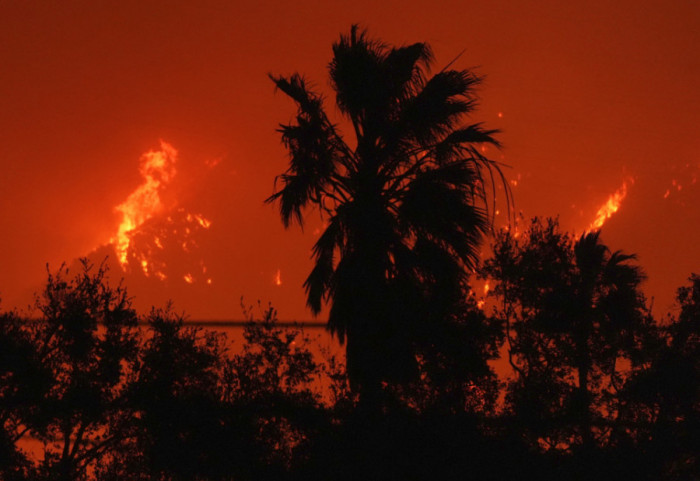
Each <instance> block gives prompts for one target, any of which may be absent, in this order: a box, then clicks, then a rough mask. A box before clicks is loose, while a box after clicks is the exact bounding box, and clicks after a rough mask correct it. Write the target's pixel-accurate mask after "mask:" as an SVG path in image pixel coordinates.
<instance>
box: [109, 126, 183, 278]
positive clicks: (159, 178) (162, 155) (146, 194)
mask: <svg viewBox="0 0 700 481" xmlns="http://www.w3.org/2000/svg"><path fill="white" fill-rule="evenodd" d="M176 161H177V150H175V149H174V148H173V146H172V145H170V144H168V143H167V142H163V141H162V140H161V142H160V150H158V151H153V150H151V151H149V152H146V153H145V154H143V156H141V164H140V165H139V172H140V173H141V177H143V181H142V182H141V185H139V186H138V187H137V188H136V190H135V191H133V192H132V193H131V194H130V195H129V197H127V199H126V200H125V201H124V202H122V203H121V204H119V205H118V206H117V207H116V210H117V211H119V212H121V213H122V221H121V223H120V224H119V229H118V230H117V235H116V236H115V237H114V238H113V239H112V240H111V242H112V243H114V246H115V249H116V251H117V258H118V259H119V263H120V264H121V265H122V268H126V266H127V264H128V262H129V261H128V255H127V253H128V251H129V244H130V242H131V235H132V233H133V232H134V231H135V230H136V229H138V228H139V227H140V226H141V225H143V223H144V222H146V221H147V220H149V219H151V218H152V217H153V216H154V215H156V214H158V213H160V212H161V211H162V210H163V203H162V202H161V199H160V193H161V190H162V189H163V187H165V186H166V185H168V184H169V183H170V181H171V180H172V178H173V176H174V175H175V173H176V170H175V162H176ZM144 263H145V264H144ZM141 264H142V265H141V267H142V268H143V271H144V273H146V274H148V265H147V261H145V260H142V263H141Z"/></svg>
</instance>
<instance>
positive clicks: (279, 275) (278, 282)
mask: <svg viewBox="0 0 700 481" xmlns="http://www.w3.org/2000/svg"><path fill="white" fill-rule="evenodd" d="M275 285H276V286H281V285H282V271H280V270H279V269H277V272H276V273H275Z"/></svg>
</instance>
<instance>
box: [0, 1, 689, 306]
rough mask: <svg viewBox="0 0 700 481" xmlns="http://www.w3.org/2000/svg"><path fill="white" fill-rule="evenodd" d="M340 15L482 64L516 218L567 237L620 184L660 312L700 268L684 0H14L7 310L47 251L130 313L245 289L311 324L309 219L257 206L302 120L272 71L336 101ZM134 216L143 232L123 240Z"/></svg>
mask: <svg viewBox="0 0 700 481" xmlns="http://www.w3.org/2000/svg"><path fill="white" fill-rule="evenodd" d="M353 23H359V24H360V25H361V26H363V27H366V28H368V30H369V32H370V34H371V35H373V36H376V37H379V38H381V39H382V40H384V41H385V42H388V43H391V44H406V43H413V42H417V41H426V42H428V43H430V44H431V45H432V47H433V50H434V53H435V57H436V65H435V69H436V70H439V69H440V68H441V67H442V66H444V65H445V64H447V63H449V62H450V61H452V60H453V59H454V58H455V57H457V56H458V55H459V54H460V53H461V52H462V51H464V53H463V54H462V55H461V56H460V57H459V58H458V60H457V61H456V63H455V64H454V65H453V67H458V68H471V67H475V68H476V69H477V71H478V72H479V73H481V74H482V75H484V76H485V80H484V82H483V85H482V87H481V90H480V95H481V104H480V108H479V110H478V111H477V113H476V114H475V116H474V118H473V120H474V121H483V122H485V124H486V125H487V126H488V127H489V128H497V129H501V130H502V134H501V135H500V137H499V138H500V140H501V141H502V143H503V144H504V148H503V150H502V151H500V152H491V155H492V156H493V157H494V158H495V159H496V160H501V161H502V162H504V163H506V164H508V165H509V166H510V167H509V168H507V169H506V171H505V172H506V175H507V176H508V178H509V180H511V181H513V184H516V183H517V186H514V187H513V193H514V196H515V208H516V211H518V212H522V214H523V215H524V216H525V217H526V218H528V217H530V216H533V215H540V216H554V215H557V214H558V215H559V216H560V219H561V223H562V225H563V226H564V227H565V228H566V229H568V230H572V231H575V232H576V233H578V234H580V233H581V232H582V231H583V230H584V229H587V228H589V226H590V225H591V223H592V222H593V221H594V220H595V218H596V214H597V212H598V209H599V208H600V207H601V206H602V205H603V204H605V203H606V202H607V201H608V199H609V198H610V196H611V195H612V196H614V195H615V194H616V193H617V199H618V200H620V201H621V204H620V206H619V210H618V211H617V212H616V213H615V214H614V215H612V217H610V218H609V219H608V220H607V221H606V222H605V224H604V225H603V229H602V237H603V240H604V241H605V242H606V243H607V244H608V245H609V246H610V247H611V248H613V249H614V250H615V249H622V250H624V251H626V252H635V253H637V254H638V255H639V259H640V262H641V264H642V265H643V266H644V268H645V269H646V271H647V273H648V276H649V281H648V282H647V285H646V286H647V287H646V290H647V294H648V295H649V296H653V297H654V298H655V302H654V312H655V314H657V315H661V314H662V313H664V312H666V311H667V310H668V309H669V308H670V306H671V303H672V299H673V293H674V290H675V289H676V288H677V287H678V286H680V285H682V284H683V283H684V282H685V279H686V278H687V277H688V275H689V274H690V273H691V272H700V249H698V241H699V240H700V227H699V226H700V210H699V209H698V205H699V203H698V201H699V200H700V185H698V184H696V178H697V176H698V175H700V48H698V46H700V3H699V2H697V1H696V0H675V1H672V2H669V1H667V0H658V1H657V0H653V1H651V0H643V1H639V0H634V1H633V0H624V1H618V2H609V1H607V0H605V1H604V0H592V1H586V2H562V1H560V0H551V1H550V0H547V1H529V2H526V1H520V2H518V1H486V0H483V1H482V0H479V1H444V2H439V1H436V2H424V1H420V2H419V1H411V0H402V1H385V2H377V1H366V0H356V1H353V2H348V1H325V2H322V1H310V0H297V1H293V2H283V1H254V2H253V1H251V2H248V1H223V0H219V1H209V0H197V1H196V2H195V1H192V2H169V1H165V0H163V1H147V0H129V1H125V0H120V1H100V2H95V1H89V0H82V1H64V2H21V1H6V2H2V3H0V65H2V74H1V75H0V199H1V202H2V203H1V204H0V220H1V221H2V228H3V230H2V235H1V236H0V297H1V298H2V307H4V308H9V307H14V306H17V307H21V308H22V307H25V306H26V305H27V304H28V303H29V302H30V300H31V293H32V292H34V291H36V290H37V289H38V288H40V286H41V284H42V281H43V280H44V279H45V276H46V263H47V262H48V263H49V264H50V269H51V270H52V271H55V269H56V268H58V266H59V265H60V264H61V263H62V262H66V263H67V264H68V265H73V263H74V261H75V259H76V258H78V257H80V256H87V255H90V256H91V258H92V259H94V260H95V261H96V262H99V259H101V258H103V257H104V256H105V255H109V258H110V261H109V262H110V265H111V277H112V279H114V281H115V282H116V281H118V279H119V278H121V277H125V283H126V285H127V287H128V288H129V290H130V292H131V294H132V295H134V296H135V302H136V305H137V306H138V307H145V306H150V305H153V304H155V305H163V303H165V302H166V300H167V299H168V298H172V299H173V300H174V302H175V308H176V310H178V311H182V310H185V311H187V312H188V313H189V315H190V316H191V317H193V318H240V317H241V309H240V306H239V304H240V298H241V296H244V299H245V303H246V304H251V303H254V302H256V301H257V300H258V299H260V300H261V301H263V303H267V302H268V301H270V302H272V304H273V305H274V306H276V307H277V308H278V309H279V311H280V317H281V318H283V319H309V318H310V314H309V313H308V311H307V310H306V308H305V302H304V293H303V288H302V283H303V281H304V279H305V277H306V275H307V273H308V271H309V270H310V268H311V261H310V259H309V256H310V249H311V246H312V245H313V242H314V239H315V238H316V235H317V229H318V228H320V227H321V220H320V219H319V218H318V216H315V215H312V216H310V217H309V221H308V222H307V225H306V226H305V230H304V232H303V233H302V232H301V231H300V229H298V228H292V229H290V230H287V231H285V230H284V229H283V227H282V225H281V223H280V221H279V215H278V212H277V209H276V207H274V206H271V205H265V204H264V203H263V200H264V199H265V198H266V197H268V196H269V195H270V194H272V193H273V188H274V184H273V182H274V178H275V176H276V175H278V174H280V173H282V172H283V171H284V170H285V168H286V165H287V157H286V152H285V151H284V149H283V148H282V146H281V144H280V141H279V136H278V135H277V133H276V132H275V129H276V127H277V125H278V123H280V122H287V121H289V120H290V119H291V117H292V115H293V112H294V110H293V105H292V104H291V102H290V101H289V100H288V99H287V98H286V97H285V96H284V95H282V94H281V93H277V94H275V92H274V89H273V85H272V83H271V82H270V80H269V79H268V78H267V74H268V73H270V72H272V73H280V74H290V73H292V72H294V71H299V72H302V73H304V74H305V75H306V76H307V78H309V79H311V80H313V81H314V83H315V85H316V86H317V88H318V89H319V90H322V91H323V92H326V93H327V95H328V96H329V100H332V96H331V92H330V89H329V86H328V81H327V70H326V66H327V64H328V61H329V60H330V57H331V44H332V43H333V42H334V41H335V40H336V39H337V38H338V36H339V35H340V33H346V32H348V30H349V28H350V25H351V24H353ZM328 108H329V111H330V112H331V114H337V110H336V109H335V107H333V105H332V104H331V103H328ZM623 194H626V195H623ZM623 197H624V198H623ZM135 203H136V205H140V206H148V207H144V208H143V209H141V210H140V211H139V212H135V213H134V211H133V210H130V209H131V208H132V207H133V205H135ZM130 206H131V207H130ZM144 209H145V210H144ZM502 217H503V216H502ZM127 218H128V219H127ZM125 220H129V221H131V222H135V223H137V224H138V225H140V227H139V230H138V231H137V232H136V234H134V235H133V236H132V237H131V244H130V246H128V248H127V249H126V250H125V248H124V244H123V238H121V237H120V224H122V222H124V221H125ZM126 227H128V226H124V225H123V226H122V227H121V232H122V233H123V232H124V231H125V228H126ZM120 238H121V239H122V243H121V244H120ZM110 242H111V244H110ZM119 246H121V247H119ZM120 249H121V250H120ZM129 249H130V250H129ZM120 252H127V253H129V255H127V256H125V263H124V265H123V266H122V265H121V262H120V261H121V260H122V259H121V258H120ZM129 256H130V257H129ZM144 262H145V265H144Z"/></svg>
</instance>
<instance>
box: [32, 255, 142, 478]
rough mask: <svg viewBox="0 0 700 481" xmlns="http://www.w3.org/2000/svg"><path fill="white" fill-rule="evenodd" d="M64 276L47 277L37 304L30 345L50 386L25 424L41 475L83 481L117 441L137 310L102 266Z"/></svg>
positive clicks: (64, 272)
mask: <svg viewBox="0 0 700 481" xmlns="http://www.w3.org/2000/svg"><path fill="white" fill-rule="evenodd" d="M67 274H68V272H67V270H66V269H63V268H62V269H60V270H59V271H58V273H57V274H49V277H48V282H47V284H46V287H45V289H44V291H43V293H42V294H41V296H40V297H39V298H38V300H37V308H38V310H39V312H40V313H41V319H40V322H37V323H36V324H35V326H34V328H33V331H32V337H33V339H32V342H33V344H34V347H35V355H36V356H37V358H38V359H39V360H40V362H41V364H42V366H43V367H44V369H47V370H48V371H49V372H50V373H51V382H50V384H49V388H48V389H47V390H46V391H45V393H44V396H43V397H42V399H41V401H40V402H39V403H38V405H37V407H36V410H35V411H34V412H33V413H32V417H31V418H30V419H29V420H28V421H29V422H28V425H29V426H30V427H31V432H32V435H33V436H34V437H36V438H37V439H38V440H40V441H41V442H42V443H43V445H44V455H43V461H42V463H41V465H40V466H39V473H40V476H45V477H46V478H47V479H55V480H65V481H68V480H76V479H83V478H84V477H85V476H87V473H88V472H89V471H90V469H92V468H93V467H94V465H95V462H96V461H97V460H100V459H102V457H103V456H104V455H105V454H106V453H108V452H110V451H111V450H114V449H117V448H118V446H119V444H120V443H121V442H122V441H123V440H124V438H125V431H124V430H123V429H122V427H123V426H124V425H125V424H126V423H127V421H128V419H129V414H130V413H129V411H128V409H124V407H125V406H124V400H125V399H124V390H125V386H126V379H127V373H128V371H129V370H130V367H129V366H130V365H131V364H132V363H133V361H134V360H135V357H136V352H137V341H136V329H135V328H136V324H137V317H136V313H135V312H134V310H133V309H132V308H131V305H130V301H129V298H128V297H127V295H126V291H125V290H124V289H123V288H122V287H121V286H118V287H116V288H112V287H110V286H109V284H108V283H107V281H106V277H105V276H106V268H105V267H104V265H102V266H100V267H99V268H97V269H96V270H93V266H92V265H91V264H90V263H89V262H88V261H87V260H86V259H83V260H82V270H81V271H80V272H78V273H77V274H75V276H74V277H73V278H71V279H66V275H67Z"/></svg>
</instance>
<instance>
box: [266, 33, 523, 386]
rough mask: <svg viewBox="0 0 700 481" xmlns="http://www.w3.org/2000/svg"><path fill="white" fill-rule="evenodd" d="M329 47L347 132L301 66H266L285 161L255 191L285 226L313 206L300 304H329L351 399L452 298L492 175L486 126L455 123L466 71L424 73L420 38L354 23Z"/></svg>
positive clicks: (466, 104)
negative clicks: (277, 93)
mask: <svg viewBox="0 0 700 481" xmlns="http://www.w3.org/2000/svg"><path fill="white" fill-rule="evenodd" d="M333 54H334V55H333V60H332V61H331V62H330V65H329V71H330V80H331V86H332V88H333V90H334V91H335V96H336V105H337V108H338V110H339V112H340V113H341V114H342V121H341V122H343V123H342V125H344V126H347V128H348V129H352V131H353V132H354V142H348V141H347V140H346V137H344V136H343V134H342V133H341V130H340V127H339V126H338V125H337V124H334V123H332V122H331V120H330V119H329V117H328V115H327V113H326V110H325V108H324V98H323V97H322V95H320V94H319V93H316V92H314V91H313V90H312V89H311V88H310V87H309V84H308V83H307V82H306V81H305V79H304V78H303V77H302V76H300V75H299V74H294V75H291V76H289V77H283V76H274V75H271V76H270V78H271V79H272V80H273V81H274V83H275V85H276V86H277V89H279V90H281V91H282V92H284V93H285V94H287V95H288V96H289V97H291V98H292V99H293V100H294V101H295V102H296V104H297V114H296V121H295V122H292V123H290V124H289V125H281V128H280V129H279V132H280V133H281V136H282V141H283V143H284V145H285V146H286V147H287V149H288V151H289V156H290V165H289V168H288V170H287V171H286V172H285V173H284V174H282V175H281V176H280V178H281V183H282V187H281V189H279V190H278V191H277V192H276V193H274V195H272V196H271V197H269V198H268V199H267V201H268V202H279V207H280V212H281V217H282V221H283V223H284V225H285V227H288V226H289V225H290V224H291V223H292V222H294V221H296V222H298V223H299V224H300V225H302V226H303V220H304V213H305V212H306V208H307V207H309V206H311V207H317V208H318V209H319V210H320V212H321V215H322V216H323V217H324V220H325V222H326V227H325V231H324V232H323V233H322V234H321V235H320V237H319V239H318V241H317V242H316V244H315V246H314V249H313V258H314V261H315V265H314V267H313V269H312V271H311V273H310V274H309V276H308V278H307V279H306V282H305V283H304V287H305V289H306V294H307V303H308V306H309V307H310V308H311V310H312V312H313V313H314V315H317V314H318V313H319V312H320V311H321V308H322V305H323V304H324V302H327V303H328V304H330V312H329V316H328V327H329V329H330V330H331V332H332V333H334V334H336V335H337V336H338V337H339V339H340V342H341V343H344V342H345V341H347V344H346V354H347V369H348V375H349V379H350V382H351V385H352V386H353V387H354V388H356V389H359V390H360V392H361V398H362V397H369V396H371V393H372V392H374V393H375V394H376V392H377V390H378V389H379V386H380V384H381V382H382V381H389V382H403V381H407V380H409V379H410V378H411V377H412V375H414V374H415V372H416V370H415V367H416V362H415V361H416V360H415V353H416V349H417V346H418V344H420V342H421V341H425V340H427V339H429V338H430V332H432V329H430V326H431V325H434V323H436V322H440V321H442V320H444V319H445V316H446V313H447V310H448V308H449V306H450V305H451V303H452V301H454V300H456V299H458V298H459V297H460V296H462V295H463V291H462V287H463V283H464V281H465V277H466V273H467V272H468V271H469V270H470V269H471V268H472V267H473V266H474V265H475V263H476V261H477V256H478V247H479V244H480V242H481V240H482V237H483V236H484V234H485V233H486V231H487V229H489V227H490V221H491V216H489V214H488V211H489V205H490V202H489V199H491V198H492V195H491V194H493V191H492V190H490V189H492V187H493V186H494V184H495V181H496V180H497V179H500V180H501V181H502V180H503V178H502V174H501V171H500V169H499V166H498V165H497V164H496V163H495V162H493V161H491V160H489V159H487V158H486V157H485V156H484V155H483V154H482V152H481V151H480V149H479V147H483V146H485V144H491V145H494V146H498V142H497V141H496V140H495V139H494V138H493V134H494V133H495V132H496V131H494V130H485V129H484V128H482V126H481V125H480V124H473V125H463V124H462V121H463V119H464V117H465V116H466V115H467V114H470V113H471V112H472V111H473V110H474V108H475V100H476V99H475V95H474V90H475V87H476V86H477V85H478V84H479V82H480V78H479V77H478V76H477V75H475V74H474V73H472V72H471V71H468V70H462V71H457V70H449V69H448V67H449V66H448V67H446V68H444V69H443V70H441V71H440V72H438V73H437V74H435V75H433V76H432V77H428V72H429V67H430V64H431V63H432V60H433V57H432V53H431V50H430V47H429V46H428V45H427V44H425V43H416V44H413V45H408V46H402V47H390V46H387V45H385V44H383V43H380V42H379V41H377V40H373V39H370V38H369V37H368V36H367V35H366V33H365V32H363V31H360V30H358V28H357V26H353V27H352V28H351V30H350V35H349V36H344V35H343V36H341V37H340V40H339V41H338V42H337V43H335V44H334V45H333ZM504 184H505V183H504ZM487 187H488V188H487ZM506 190H507V188H506ZM507 200H508V202H510V200H509V198H508V197H507Z"/></svg>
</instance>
